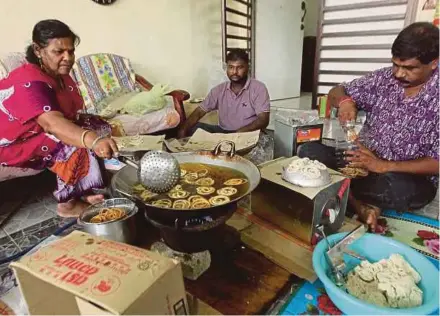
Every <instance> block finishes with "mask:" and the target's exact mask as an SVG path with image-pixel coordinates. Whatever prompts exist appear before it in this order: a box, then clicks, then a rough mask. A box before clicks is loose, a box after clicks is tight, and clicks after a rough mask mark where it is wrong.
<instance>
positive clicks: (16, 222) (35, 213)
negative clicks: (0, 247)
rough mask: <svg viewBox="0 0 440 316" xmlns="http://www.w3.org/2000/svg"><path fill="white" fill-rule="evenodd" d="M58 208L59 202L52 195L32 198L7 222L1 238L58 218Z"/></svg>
mask: <svg viewBox="0 0 440 316" xmlns="http://www.w3.org/2000/svg"><path fill="white" fill-rule="evenodd" d="M56 206H57V202H56V201H55V199H54V198H53V197H52V196H51V195H50V194H49V195H46V196H38V197H35V198H32V199H31V200H30V201H29V202H27V203H25V204H23V205H22V206H21V207H20V209H19V210H18V211H17V212H16V213H15V214H14V215H13V216H12V217H11V218H10V219H9V220H7V221H6V223H5V224H4V226H3V227H2V228H1V229H0V238H2V237H4V236H6V235H7V234H9V235H10V234H13V233H15V232H17V231H21V230H23V229H26V228H28V227H31V226H33V225H35V224H38V223H41V222H43V221H45V220H47V219H51V218H53V217H54V216H56Z"/></svg>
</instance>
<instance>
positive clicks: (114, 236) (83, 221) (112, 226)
mask: <svg viewBox="0 0 440 316" xmlns="http://www.w3.org/2000/svg"><path fill="white" fill-rule="evenodd" d="M111 207H118V208H122V209H124V210H125V211H126V212H127V215H126V216H125V217H124V218H122V219H117V220H113V221H109V222H105V223H90V219H91V218H92V217H93V216H95V215H98V213H99V211H101V210H102V209H103V208H111ZM137 212H138V207H137V206H136V204H135V203H133V202H132V201H131V200H129V199H124V198H115V199H109V200H105V201H104V202H102V203H98V204H94V205H91V206H89V207H88V208H87V209H85V210H84V212H82V214H81V215H80V216H79V218H78V223H79V224H80V225H81V226H82V227H83V229H84V231H85V232H87V233H89V234H92V235H95V236H99V237H103V238H107V239H111V240H114V241H119V242H123V243H127V244H133V243H134V242H135V240H136V223H135V215H136V213H137Z"/></svg>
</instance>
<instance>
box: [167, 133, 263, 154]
mask: <svg viewBox="0 0 440 316" xmlns="http://www.w3.org/2000/svg"><path fill="white" fill-rule="evenodd" d="M259 137H260V131H259V130H258V131H253V132H247V133H231V134H221V133H209V132H207V131H205V130H203V129H200V128H199V129H198V130H197V131H196V132H195V133H194V135H193V136H192V137H191V138H190V139H189V140H188V142H187V143H186V144H182V143H181V142H180V141H179V140H177V139H175V140H172V141H171V142H168V143H167V146H168V148H170V149H171V150H172V151H202V150H213V149H214V148H215V147H216V146H217V145H218V143H219V142H221V141H231V142H233V143H234V144H235V149H236V150H242V149H247V148H252V147H254V146H255V145H256V144H257V143H258V140H259Z"/></svg>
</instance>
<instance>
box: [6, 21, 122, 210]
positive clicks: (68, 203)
mask: <svg viewBox="0 0 440 316" xmlns="http://www.w3.org/2000/svg"><path fill="white" fill-rule="evenodd" d="M32 41H33V43H32V44H31V45H30V46H29V47H28V48H27V51H26V59H27V61H28V62H29V63H27V64H25V65H23V66H21V67H19V68H17V69H15V70H14V71H12V72H11V73H10V74H9V76H8V77H7V78H5V79H4V80H1V81H0V163H1V165H2V166H11V167H19V168H31V169H37V170H42V169H44V168H48V169H49V170H51V171H52V172H54V173H55V174H56V175H57V182H58V188H57V190H56V191H55V192H54V195H55V197H56V199H57V200H58V202H59V204H58V214H59V215H60V216H66V217H72V216H78V215H79V214H80V212H81V211H82V210H83V209H84V208H85V207H87V206H88V205H89V204H90V203H92V204H93V203H96V202H99V201H101V200H102V199H103V196H102V195H94V193H93V190H92V189H98V188H102V187H104V181H103V177H102V173H101V168H100V165H102V164H100V163H99V161H98V160H97V157H96V156H98V157H101V158H111V157H112V156H114V155H115V154H117V151H118V148H117V146H116V144H115V142H114V141H113V140H112V139H111V138H110V137H107V136H106V135H109V134H110V133H111V129H110V127H109V126H108V125H107V124H106V123H102V124H99V126H97V129H95V130H96V131H97V132H95V131H92V130H89V129H85V128H81V127H80V126H79V125H78V123H77V124H75V120H76V117H77V113H78V111H79V110H81V109H83V100H82V97H81V95H80V94H79V90H78V89H77V87H76V85H75V83H74V81H73V80H72V78H71V77H70V76H69V73H70V70H71V68H72V66H73V64H74V62H75V46H76V45H77V44H78V43H79V37H78V36H77V35H76V34H75V33H73V32H72V31H71V30H70V28H69V27H68V26H67V25H66V24H64V23H62V22H60V21H58V20H44V21H40V22H39V23H37V24H36V25H35V27H34V30H33V32H32Z"/></svg>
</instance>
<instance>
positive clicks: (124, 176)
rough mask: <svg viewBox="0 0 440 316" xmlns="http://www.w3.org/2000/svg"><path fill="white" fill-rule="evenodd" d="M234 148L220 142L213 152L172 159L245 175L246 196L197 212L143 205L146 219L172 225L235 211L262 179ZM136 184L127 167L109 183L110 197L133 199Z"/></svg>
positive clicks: (132, 169) (134, 176) (254, 167)
mask: <svg viewBox="0 0 440 316" xmlns="http://www.w3.org/2000/svg"><path fill="white" fill-rule="evenodd" d="M226 143H227V144H229V145H230V146H231V150H230V151H228V152H222V151H221V147H222V145H224V144H226ZM234 147H235V146H234V143H231V142H222V143H220V144H219V145H218V146H217V147H216V149H215V150H213V151H200V152H186V153H174V154H173V156H174V157H176V159H177V160H178V161H179V163H204V164H209V165H215V166H220V167H227V168H231V169H235V170H237V171H240V172H242V173H243V174H245V175H246V177H247V178H248V180H249V188H248V190H247V191H246V192H244V193H243V194H242V195H240V196H237V197H236V198H235V199H234V200H231V201H230V202H229V203H227V204H223V205H219V206H212V207H209V208H204V209H197V210H193V209H191V210H175V209H172V208H159V207H155V206H152V205H148V204H145V203H144V204H145V209H146V212H147V214H148V216H150V217H152V218H156V219H164V220H167V221H170V220H172V221H174V220H176V219H177V220H178V221H179V220H182V221H184V220H186V219H188V218H192V217H204V216H213V217H217V216H219V215H221V214H224V213H225V212H228V211H229V210H231V208H235V207H236V205H237V202H238V201H239V200H240V199H242V198H243V197H244V196H246V195H248V194H250V193H251V192H252V191H253V190H254V189H255V188H256V187H257V186H258V184H259V183H260V179H261V175H260V171H259V170H258V168H257V166H255V165H254V164H253V163H252V162H250V161H249V160H247V159H245V158H243V157H240V156H238V155H235V148H234ZM136 183H138V177H137V170H136V169H135V168H133V167H131V166H126V167H124V168H123V169H121V170H119V171H118V172H117V173H116V174H115V175H114V176H113V178H112V180H111V188H112V194H113V195H114V196H121V195H122V194H121V193H120V192H121V191H122V192H125V193H128V194H130V195H132V194H133V193H132V189H131V188H132V187H133V185H135V184H136ZM138 201H139V200H138Z"/></svg>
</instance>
